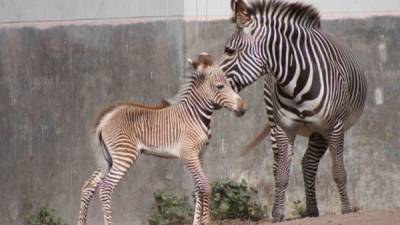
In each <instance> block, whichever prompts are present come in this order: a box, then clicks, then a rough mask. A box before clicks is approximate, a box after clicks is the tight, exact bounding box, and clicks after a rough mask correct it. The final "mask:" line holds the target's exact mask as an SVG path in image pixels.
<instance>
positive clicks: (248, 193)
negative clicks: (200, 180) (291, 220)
mask: <svg viewBox="0 0 400 225" xmlns="http://www.w3.org/2000/svg"><path fill="white" fill-rule="evenodd" d="M211 188H212V196H211V215H212V217H213V219H214V220H223V219H244V220H253V221H258V220H260V219H263V218H266V217H267V208H266V207H265V206H263V205H261V203H260V200H259V198H258V191H257V190H256V189H254V188H252V187H249V186H248V185H247V183H246V181H244V180H243V181H242V182H241V183H238V182H235V181H232V180H228V179H224V180H219V181H216V182H213V183H212V184H211ZM154 197H155V199H156V206H155V207H154V208H153V211H154V212H153V214H152V215H151V217H150V219H149V223H150V224H151V225H183V224H189V223H191V221H192V219H193V212H194V209H193V207H192V206H191V204H190V203H189V200H188V198H187V197H186V196H184V197H182V198H180V197H177V196H176V195H173V194H168V193H165V192H157V193H155V194H154ZM194 197H195V194H194V193H193V198H194Z"/></svg>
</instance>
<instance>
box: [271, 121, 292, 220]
mask: <svg viewBox="0 0 400 225" xmlns="http://www.w3.org/2000/svg"><path fill="white" fill-rule="evenodd" d="M271 142H272V150H273V152H274V165H273V172H274V178H275V189H274V206H273V209H272V219H273V222H280V221H282V220H283V217H284V208H285V205H284V203H285V194H286V188H287V186H288V183H289V175H290V174H289V173H290V164H291V158H292V155H293V140H289V138H288V136H287V134H286V133H285V132H284V131H283V130H282V129H281V128H279V127H277V126H275V127H273V128H272V130H271Z"/></svg>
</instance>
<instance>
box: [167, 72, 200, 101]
mask: <svg viewBox="0 0 400 225" xmlns="http://www.w3.org/2000/svg"><path fill="white" fill-rule="evenodd" d="M203 80H204V74H202V73H201V72H197V71H194V72H192V74H191V75H189V76H185V78H184V81H183V82H182V84H181V86H180V87H179V91H178V93H177V94H176V95H175V96H174V97H172V98H169V99H166V100H165V101H166V102H167V103H168V104H170V105H176V104H179V103H181V102H182V101H183V100H184V99H185V98H186V97H187V96H188V95H189V92H190V91H191V90H192V88H194V87H195V86H196V85H198V84H199V82H202V81H203Z"/></svg>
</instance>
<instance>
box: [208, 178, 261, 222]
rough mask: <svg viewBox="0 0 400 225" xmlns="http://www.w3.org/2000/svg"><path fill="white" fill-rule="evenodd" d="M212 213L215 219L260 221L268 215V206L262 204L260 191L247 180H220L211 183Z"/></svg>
mask: <svg viewBox="0 0 400 225" xmlns="http://www.w3.org/2000/svg"><path fill="white" fill-rule="evenodd" d="M211 187H212V197H211V214H212V216H213V218H214V219H217V220H223V219H245V220H253V221H258V220H260V219H263V218H266V217H267V208H266V207H265V206H263V205H261V203H260V200H259V198H258V191H257V190H256V189H254V188H252V187H249V186H248V185H247V183H246V181H244V180H243V181H242V182H241V183H238V182H235V181H232V180H227V179H223V180H219V181H216V182H214V183H212V185H211Z"/></svg>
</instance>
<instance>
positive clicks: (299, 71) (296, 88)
mask: <svg viewBox="0 0 400 225" xmlns="http://www.w3.org/2000/svg"><path fill="white" fill-rule="evenodd" d="M231 5H232V9H233V10H234V17H233V21H234V22H235V23H236V25H237V30H236V32H235V33H234V34H233V36H232V38H231V39H230V40H229V41H228V42H227V45H226V48H225V54H224V56H223V57H222V59H221V63H220V65H221V67H222V68H223V70H224V71H225V73H226V75H227V77H228V78H229V80H230V82H231V83H232V86H233V88H234V89H235V90H236V91H240V90H241V89H243V88H244V87H246V86H248V85H250V84H251V83H253V82H254V81H256V80H257V79H259V78H260V77H261V76H263V75H266V76H265V88H264V97H265V103H266V109H267V114H268V122H267V123H268V126H270V127H271V142H272V148H273V152H274V168H273V173H274V176H275V190H274V192H275V193H274V207H273V212H272V215H273V218H274V220H275V221H280V220H282V219H283V216H284V196H285V191H286V188H287V185H288V181H289V168H290V162H291V156H292V154H293V152H292V151H293V142H294V139H295V137H296V135H297V134H300V135H303V136H306V137H309V145H308V148H307V150H306V153H305V155H304V157H303V160H302V166H303V175H304V183H305V193H306V203H307V213H308V215H309V216H318V215H319V212H318V207H317V201H316V197H315V176H316V173H317V169H318V163H319V161H320V159H321V157H322V156H323V155H324V153H325V151H326V150H327V148H328V147H329V149H330V153H331V155H332V160H333V169H332V173H333V177H334V180H335V182H336V184H337V187H338V190H339V193H340V198H341V201H342V212H343V213H348V212H351V207H350V203H349V199H348V195H347V190H346V170H345V165H344V162H343V137H344V132H345V131H346V130H347V129H348V128H350V127H351V126H352V125H353V124H354V123H355V122H356V121H357V120H358V118H359V117H360V115H361V114H362V111H363V108H364V104H365V99H366V90H367V83H366V79H365V77H364V74H363V72H362V71H361V70H360V68H359V66H358V64H357V62H356V60H355V58H354V57H353V55H352V54H351V53H350V51H349V50H348V49H347V48H345V47H343V46H341V45H339V44H338V43H337V42H336V41H335V40H333V38H332V37H331V36H330V35H328V34H327V33H325V32H324V31H323V30H321V25H320V16H319V13H318V12H317V10H315V9H314V8H313V7H311V6H309V5H304V4H301V3H287V2H284V1H266V0H253V1H251V0H248V1H246V0H232V4H231ZM266 131H267V129H266ZM264 134H265V132H264Z"/></svg>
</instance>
